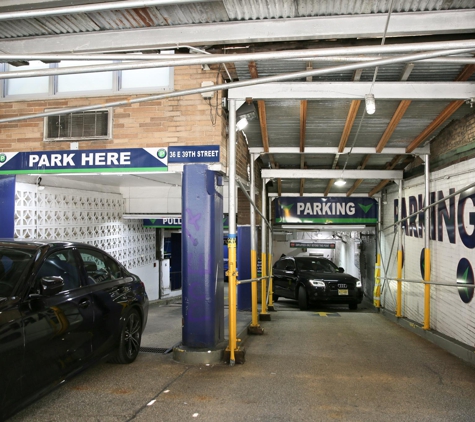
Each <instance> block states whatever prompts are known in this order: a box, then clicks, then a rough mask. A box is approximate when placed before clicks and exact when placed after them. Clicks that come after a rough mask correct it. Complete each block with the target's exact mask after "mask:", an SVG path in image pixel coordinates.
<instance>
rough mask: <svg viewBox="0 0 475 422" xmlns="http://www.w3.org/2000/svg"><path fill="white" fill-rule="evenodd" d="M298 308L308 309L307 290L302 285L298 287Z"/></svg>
mask: <svg viewBox="0 0 475 422" xmlns="http://www.w3.org/2000/svg"><path fill="white" fill-rule="evenodd" d="M299 308H300V310H301V311H306V310H307V309H308V297H307V290H306V289H305V287H304V286H300V287H299Z"/></svg>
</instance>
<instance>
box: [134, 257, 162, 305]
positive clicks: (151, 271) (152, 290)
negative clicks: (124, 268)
mask: <svg viewBox="0 0 475 422" xmlns="http://www.w3.org/2000/svg"><path fill="white" fill-rule="evenodd" d="M130 271H131V272H132V273H133V274H135V275H137V276H139V277H140V279H141V280H142V281H143V283H144V284H145V291H146V292H147V295H148V299H149V300H157V299H158V298H159V281H158V278H159V274H158V273H159V267H158V261H154V262H152V263H151V264H147V265H144V266H141V267H135V268H134V269H133V270H130Z"/></svg>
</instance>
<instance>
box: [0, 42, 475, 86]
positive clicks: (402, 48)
mask: <svg viewBox="0 0 475 422" xmlns="http://www.w3.org/2000/svg"><path fill="white" fill-rule="evenodd" d="M444 44H446V46H445V49H446V48H451V47H452V48H455V49H456V50H444V48H442V46H443V45H444ZM414 45H416V44H410V46H411V49H407V46H406V45H398V46H396V47H398V48H397V49H393V52H394V51H398V50H399V51H398V52H414V51H420V50H421V49H423V50H425V52H426V54H429V56H427V57H423V58H415V59H413V60H414V61H415V60H423V59H429V58H433V57H440V56H445V55H453V54H461V53H468V52H470V51H473V50H475V40H471V41H456V42H450V43H419V47H416V48H415V49H414V48H412V46H414ZM381 47H384V46H380V47H378V48H375V47H374V46H369V47H368V46H367V47H350V48H346V49H342V48H335V49H331V48H327V49H314V50H297V51H278V52H266V53H243V54H234V55H223V54H220V55H206V56H199V57H193V58H169V59H168V60H166V59H163V60H157V61H150V62H147V63H111V64H105V65H94V66H77V67H72V68H63V69H39V70H38V69H37V70H22V71H14V72H3V73H0V79H14V78H30V77H37V76H52V75H72V74H78V73H95V72H110V71H114V70H134V69H148V68H159V67H171V66H192V65H203V64H208V65H209V64H221V63H230V62H233V63H234V62H241V61H256V60H279V59H281V60H286V59H296V58H306V59H307V60H311V58H312V57H325V56H332V55H334V54H338V52H339V53H342V54H343V53H345V54H348V52H349V51H351V52H352V53H353V54H359V52H361V53H363V54H367V53H368V51H367V50H368V49H369V50H373V52H374V53H378V49H381ZM390 47H394V46H390ZM330 50H333V54H328V53H329V51H330ZM365 50H366V52H365ZM428 50H429V51H439V50H444V53H443V54H435V55H433V56H432V55H430V54H432V53H427V51H428ZM380 52H381V51H380ZM387 52H388V51H386V53H387ZM420 54H425V53H420ZM24 57H25V56H24ZM398 57H399V56H398ZM398 57H388V58H385V59H380V58H377V59H375V60H373V61H369V62H368V63H366V64H369V66H362V67H356V68H351V69H348V70H355V69H361V68H364V67H373V63H376V62H377V61H378V62H379V61H381V60H388V61H387V62H380V63H381V64H380V65H385V64H392V63H398V61H395V62H392V61H391V60H396V59H397V58H398ZM408 57H410V56H408ZM411 60H412V59H411ZM374 66H377V64H374ZM319 70H323V69H319ZM306 76H312V75H311V74H308V75H305V76H302V77H306Z"/></svg>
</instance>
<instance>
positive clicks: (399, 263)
mask: <svg viewBox="0 0 475 422" xmlns="http://www.w3.org/2000/svg"><path fill="white" fill-rule="evenodd" d="M398 183H399V202H398V220H400V219H401V209H402V180H399V182H398ZM397 237H398V250H397V279H398V281H397V293H396V317H398V318H401V317H402V281H401V279H402V258H403V256H402V222H401V223H400V224H398V227H397Z"/></svg>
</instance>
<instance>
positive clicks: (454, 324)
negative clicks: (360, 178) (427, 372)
mask: <svg viewBox="0 0 475 422" xmlns="http://www.w3.org/2000/svg"><path fill="white" fill-rule="evenodd" d="M474 167H475V159H472V160H469V161H466V162H463V163H460V164H456V165H453V166H450V167H447V168H445V169H442V170H440V171H436V172H433V173H431V177H430V191H431V192H434V191H435V192H437V191H442V192H443V194H444V196H447V195H448V194H449V189H450V188H454V189H455V190H459V189H461V188H463V187H465V186H467V185H469V184H470V183H473V181H474V178H473V169H474ZM419 194H423V195H424V178H423V177H418V178H415V179H413V180H410V181H407V182H406V183H405V184H404V188H403V197H405V198H406V203H408V198H409V196H411V195H412V196H415V197H417V196H418V195H419ZM397 197H398V188H397V186H393V187H391V188H390V189H388V201H387V205H386V206H384V208H383V210H382V215H383V227H386V226H388V225H389V224H392V223H393V222H394V217H393V214H394V199H396V198H397ZM459 197H460V196H459V195H457V196H456V197H455V211H457V210H458V200H459ZM446 205H447V208H448V206H449V201H448V200H447V201H446ZM474 205H475V204H474V203H473V202H472V200H470V199H468V200H467V201H466V202H465V207H464V209H463V216H464V227H465V230H466V231H467V234H469V235H471V234H473V233H474V226H472V225H471V224H470V216H472V218H473V216H474V215H475V206H474ZM408 213H409V210H408ZM457 223H460V224H461V223H462V222H460V221H458V220H457V221H456V230H455V232H456V236H455V243H450V242H449V239H448V236H447V231H446V228H445V224H444V226H443V240H439V239H437V240H431V241H430V250H431V264H432V265H431V266H432V271H431V281H434V282H439V283H452V284H454V285H455V284H456V279H457V266H458V264H459V261H460V260H461V259H462V258H466V259H468V260H469V261H470V263H471V265H472V268H474V267H475V251H474V249H470V248H468V247H467V246H465V245H464V244H463V242H462V240H461V236H460V233H459V230H458V229H457ZM436 227H437V226H436ZM436 231H437V230H436ZM393 238H394V232H393V230H387V231H384V233H383V235H382V258H383V263H384V264H385V267H386V266H388V271H387V275H388V277H393V278H394V277H395V276H396V270H397V268H396V250H397V239H396V243H395V245H394V249H393V253H392V254H391V253H390V250H391V246H392V243H393ZM403 247H404V251H405V253H404V267H403V278H405V279H411V280H421V279H422V276H421V271H420V255H421V251H422V248H423V247H424V239H423V238H415V237H411V236H408V235H405V234H404V235H403ZM381 297H382V306H384V307H385V308H387V309H389V310H391V311H395V308H396V302H395V297H396V284H395V282H390V283H387V284H386V286H385V287H384V288H383V291H382V296H381ZM402 312H403V316H404V317H407V318H409V319H411V320H414V321H416V322H418V323H422V322H423V318H424V288H423V285H422V284H414V283H403V301H402ZM430 315H431V317H430V324H431V328H432V329H434V330H437V331H439V332H441V333H443V334H445V335H447V336H449V337H451V338H454V339H456V340H458V341H461V342H462V343H465V344H467V345H469V346H471V347H473V346H474V345H475V299H474V300H472V301H471V302H470V303H464V302H463V301H462V300H461V298H460V296H459V293H458V289H457V288H456V287H442V286H432V287H431V310H430Z"/></svg>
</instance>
